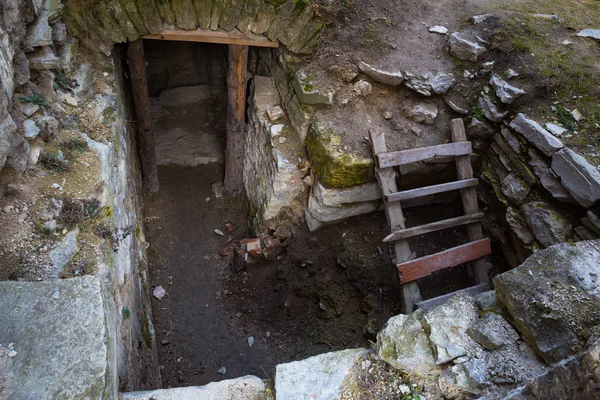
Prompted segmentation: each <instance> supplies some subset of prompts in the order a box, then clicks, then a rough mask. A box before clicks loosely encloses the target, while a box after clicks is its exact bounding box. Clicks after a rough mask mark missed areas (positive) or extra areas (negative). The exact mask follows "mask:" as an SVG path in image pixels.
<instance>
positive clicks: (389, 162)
mask: <svg viewBox="0 0 600 400" xmlns="http://www.w3.org/2000/svg"><path fill="white" fill-rule="evenodd" d="M471 151H472V148H471V142H459V143H446V144H439V145H437V146H429V147H420V148H418V149H408V150H401V151H394V152H391V153H382V154H378V155H377V158H378V159H379V166H380V167H381V168H388V167H396V166H399V165H406V164H410V163H414V162H418V161H425V160H429V159H432V158H435V157H446V156H460V155H465V154H471Z"/></svg>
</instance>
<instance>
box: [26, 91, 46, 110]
mask: <svg viewBox="0 0 600 400" xmlns="http://www.w3.org/2000/svg"><path fill="white" fill-rule="evenodd" d="M21 101H22V102H23V103H33V104H35V105H36V106H38V107H41V108H44V107H48V106H49V105H50V104H49V103H48V101H46V98H45V97H44V96H40V95H38V94H30V95H29V96H23V97H21Z"/></svg>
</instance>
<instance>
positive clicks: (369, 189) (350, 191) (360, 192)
mask: <svg viewBox="0 0 600 400" xmlns="http://www.w3.org/2000/svg"><path fill="white" fill-rule="evenodd" d="M313 194H314V195H315V197H316V198H317V200H318V201H319V203H320V204H322V205H324V206H327V207H343V206H344V205H346V204H352V203H363V202H366V201H374V200H379V199H380V198H381V190H380V189H379V186H378V185H377V183H375V182H370V183H365V184H364V185H358V186H352V187H349V188H342V189H330V188H326V187H325V186H323V185H321V183H320V182H319V181H316V182H315V183H314V185H313Z"/></svg>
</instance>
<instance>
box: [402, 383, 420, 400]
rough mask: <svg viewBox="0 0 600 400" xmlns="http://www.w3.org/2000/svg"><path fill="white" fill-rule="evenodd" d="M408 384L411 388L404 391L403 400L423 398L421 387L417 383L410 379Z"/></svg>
mask: <svg viewBox="0 0 600 400" xmlns="http://www.w3.org/2000/svg"><path fill="white" fill-rule="evenodd" d="M407 386H408V387H409V388H410V389H409V391H408V393H404V394H403V395H402V400H421V399H422V398H423V397H421V388H419V387H418V386H417V385H415V384H413V383H412V382H411V381H410V380H409V381H408V384H407Z"/></svg>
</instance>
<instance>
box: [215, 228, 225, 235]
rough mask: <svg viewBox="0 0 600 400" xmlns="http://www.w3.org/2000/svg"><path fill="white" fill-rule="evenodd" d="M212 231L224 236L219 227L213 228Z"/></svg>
mask: <svg viewBox="0 0 600 400" xmlns="http://www.w3.org/2000/svg"><path fill="white" fill-rule="evenodd" d="M214 232H215V233H216V234H217V235H219V236H225V234H224V233H223V231H221V230H220V229H215V230H214Z"/></svg>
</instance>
